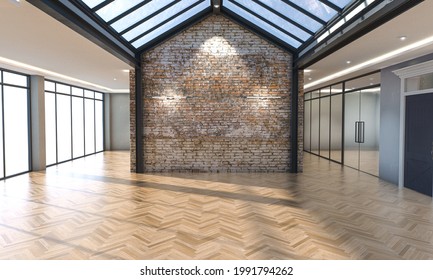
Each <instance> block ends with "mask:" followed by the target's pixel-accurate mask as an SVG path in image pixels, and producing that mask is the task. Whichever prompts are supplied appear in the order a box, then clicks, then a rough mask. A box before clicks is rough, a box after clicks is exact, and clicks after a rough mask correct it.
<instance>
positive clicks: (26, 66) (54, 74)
mask: <svg viewBox="0 0 433 280" xmlns="http://www.w3.org/2000/svg"><path fill="white" fill-rule="evenodd" d="M0 63H4V64H7V65H10V66H13V67H18V68H20V69H25V70H29V71H32V72H35V73H38V74H41V75H44V76H48V77H55V78H59V79H62V80H66V81H70V82H72V83H74V82H75V83H79V84H81V85H86V86H90V87H93V88H97V89H99V90H101V91H105V92H111V93H120V92H122V93H123V92H129V89H112V88H108V87H104V86H101V85H98V84H94V83H91V82H87V81H84V80H80V79H77V78H73V77H70V76H67V75H63V74H60V73H57V72H53V71H50V70H46V69H43V68H39V67H36V66H33V65H29V64H26V63H22V62H18V61H15V60H12V59H8V58H5V57H1V56H0Z"/></svg>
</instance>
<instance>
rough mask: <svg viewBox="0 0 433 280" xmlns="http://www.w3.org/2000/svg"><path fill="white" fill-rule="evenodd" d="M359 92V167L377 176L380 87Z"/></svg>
mask: <svg viewBox="0 0 433 280" xmlns="http://www.w3.org/2000/svg"><path fill="white" fill-rule="evenodd" d="M361 92H362V93H361V96H360V97H361V99H360V100H361V110H360V124H361V127H360V133H361V135H360V138H361V139H360V140H361V141H360V142H361V143H360V153H359V169H360V170H362V171H364V172H367V173H370V174H372V175H375V176H379V117H380V116H379V112H380V109H379V106H380V88H379V87H377V88H370V89H364V90H362V91H361Z"/></svg>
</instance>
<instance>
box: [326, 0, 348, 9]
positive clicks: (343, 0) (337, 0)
mask: <svg viewBox="0 0 433 280" xmlns="http://www.w3.org/2000/svg"><path fill="white" fill-rule="evenodd" d="M329 2H332V3H333V4H335V5H337V6H338V7H340V8H342V9H343V8H344V7H346V5H347V4H349V3H350V2H352V0H329Z"/></svg>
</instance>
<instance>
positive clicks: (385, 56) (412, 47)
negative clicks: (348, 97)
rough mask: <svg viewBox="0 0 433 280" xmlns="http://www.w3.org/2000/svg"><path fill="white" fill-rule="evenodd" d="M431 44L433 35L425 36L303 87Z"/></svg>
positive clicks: (309, 86) (338, 76) (307, 85)
mask: <svg viewBox="0 0 433 280" xmlns="http://www.w3.org/2000/svg"><path fill="white" fill-rule="evenodd" d="M431 44H433V36H431V37H428V38H425V39H423V40H420V41H417V42H415V43H413V44H410V45H407V46H405V47H402V48H399V49H396V50H393V51H391V52H388V53H385V54H383V55H380V56H377V57H375V58H372V59H370V60H367V61H364V62H362V63H359V64H357V65H354V66H352V67H349V68H347V69H344V70H342V71H339V72H336V73H334V74H331V75H329V76H326V77H324V78H322V79H319V80H317V81H314V82H312V83H308V84H305V86H304V89H308V88H311V87H314V86H316V85H319V84H322V83H325V82H328V81H331V80H333V79H337V78H340V77H342V76H344V75H348V74H351V73H353V72H356V71H359V70H362V69H365V68H367V67H369V66H373V65H375V64H378V63H381V62H385V61H387V60H390V59H392V58H395V57H397V56H398V55H400V54H402V53H406V52H410V51H414V50H416V49H419V48H422V47H426V46H428V45H431Z"/></svg>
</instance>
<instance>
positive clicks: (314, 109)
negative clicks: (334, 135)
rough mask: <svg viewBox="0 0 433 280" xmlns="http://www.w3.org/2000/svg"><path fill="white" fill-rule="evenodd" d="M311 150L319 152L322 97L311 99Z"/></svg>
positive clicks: (315, 152)
mask: <svg viewBox="0 0 433 280" xmlns="http://www.w3.org/2000/svg"><path fill="white" fill-rule="evenodd" d="M311 102H312V103H311V152H312V153H314V154H316V155H318V154H319V134H320V131H319V128H320V99H313V100H312V101H311Z"/></svg>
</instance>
